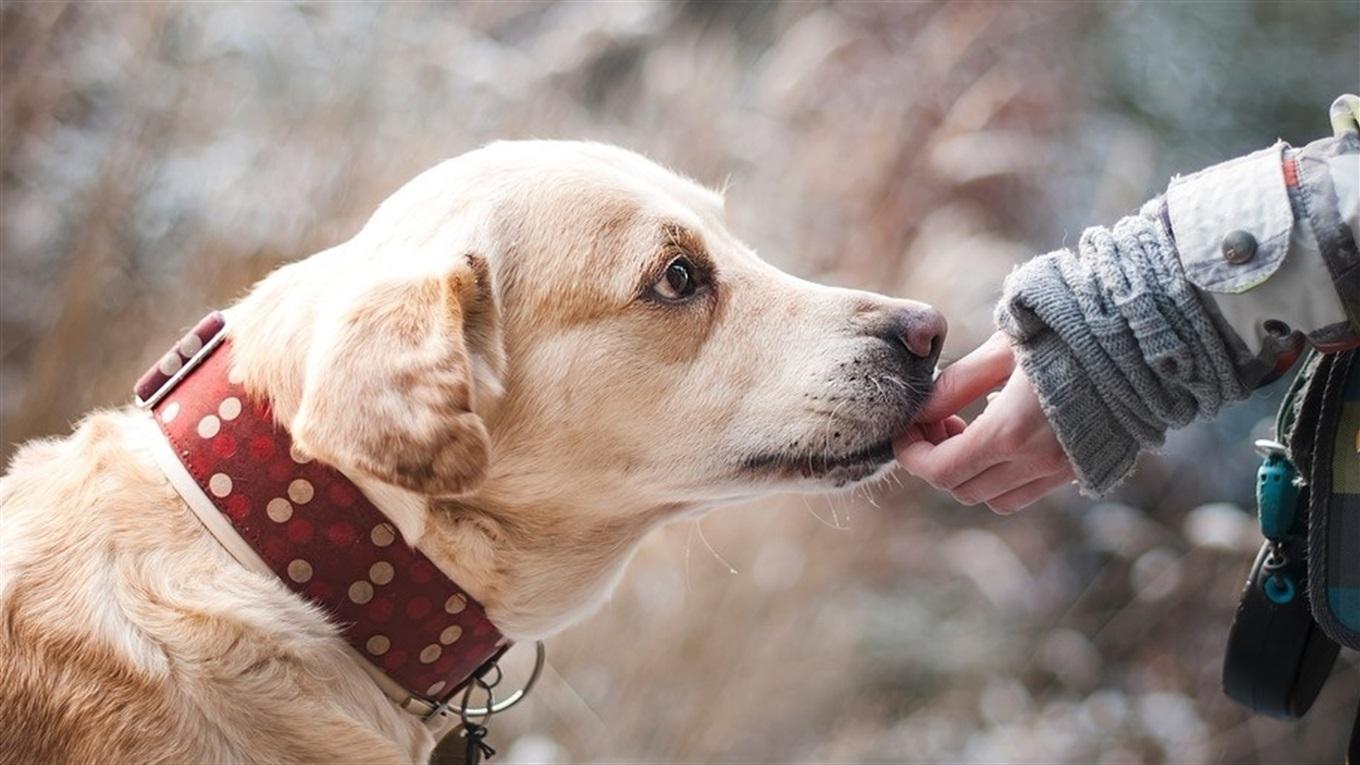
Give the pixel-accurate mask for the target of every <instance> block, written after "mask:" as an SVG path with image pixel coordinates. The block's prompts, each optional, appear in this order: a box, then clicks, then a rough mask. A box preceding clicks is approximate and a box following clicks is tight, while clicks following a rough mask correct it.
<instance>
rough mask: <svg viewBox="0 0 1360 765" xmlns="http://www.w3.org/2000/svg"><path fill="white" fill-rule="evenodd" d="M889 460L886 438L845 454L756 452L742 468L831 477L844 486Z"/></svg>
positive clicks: (776, 474) (764, 472)
mask: <svg viewBox="0 0 1360 765" xmlns="http://www.w3.org/2000/svg"><path fill="white" fill-rule="evenodd" d="M892 461H893V447H892V441H889V440H885V441H880V442H878V443H876V444H873V445H871V446H867V447H865V448H863V449H860V450H858V451H853V452H848V453H845V454H801V455H800V454H790V453H782V452H772V453H768V454H758V455H755V456H753V457H749V458H747V459H746V461H745V462H744V463H743V464H742V467H743V468H744V469H745V470H746V471H748V472H750V473H756V474H760V475H763V476H771V477H779V478H795V479H797V478H803V479H813V480H830V481H833V482H834V483H835V485H836V486H844V485H846V484H849V483H853V482H855V481H862V480H864V479H865V478H868V477H869V476H871V475H873V474H875V473H877V472H878V471H879V470H880V469H882V467H883V466H884V465H887V464H888V463H890V462H892Z"/></svg>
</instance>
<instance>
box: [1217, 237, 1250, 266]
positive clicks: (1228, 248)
mask: <svg viewBox="0 0 1360 765" xmlns="http://www.w3.org/2000/svg"><path fill="white" fill-rule="evenodd" d="M1254 257H1256V237H1254V236H1252V235H1251V234H1248V233H1247V232H1245V231H1242V230H1241V229H1238V230H1237V231H1229V232H1228V235H1227V236H1225V237H1223V259H1224V260H1226V261H1228V262H1229V263H1231V264H1233V265H1234V266H1240V265H1242V264H1243V263H1246V262H1248V261H1250V260H1251V259H1252V258H1254Z"/></svg>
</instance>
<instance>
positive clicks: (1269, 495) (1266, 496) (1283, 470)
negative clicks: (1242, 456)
mask: <svg viewBox="0 0 1360 765" xmlns="http://www.w3.org/2000/svg"><path fill="white" fill-rule="evenodd" d="M1256 449H1257V451H1259V452H1261V453H1262V454H1263V455H1264V456H1265V459H1263V460H1262V461H1261V467H1260V468H1259V469H1258V470H1257V471H1256V512H1257V518H1258V520H1259V521H1260V522H1261V534H1262V535H1263V536H1265V538H1266V539H1269V540H1271V541H1279V540H1281V539H1283V538H1285V537H1287V536H1289V533H1290V531H1291V530H1292V529H1293V528H1294V522H1295V521H1296V520H1297V519H1298V505H1299V487H1298V484H1297V483H1296V482H1295V479H1296V478H1298V475H1299V474H1298V471H1297V470H1295V469H1294V464H1293V463H1292V462H1290V461H1289V454H1288V451H1287V450H1286V449H1285V447H1284V445H1283V444H1280V443H1278V442H1276V441H1267V440H1261V441H1257V442H1256Z"/></svg>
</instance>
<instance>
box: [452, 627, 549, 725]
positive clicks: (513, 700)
mask: <svg viewBox="0 0 1360 765" xmlns="http://www.w3.org/2000/svg"><path fill="white" fill-rule="evenodd" d="M534 651H535V654H534V671H533V672H531V673H530V674H529V679H528V681H526V682H525V683H524V687H523V688H520V689H519V690H517V691H515V692H514V693H512V694H510V695H509V696H506V697H505V698H504V699H501V700H500V701H495V700H492V701H491V703H490V704H489V705H488V706H485V707H466V708H465V709H463V714H464V715H465V716H466V717H488V716H490V715H498V714H500V713H501V712H504V711H505V710H507V709H509V708H510V707H513V706H514V705H516V704H518V703H520V702H521V701H523V700H524V697H525V696H528V695H529V691H531V690H533V688H534V684H535V683H537V682H538V678H539V677H540V676H541V675H542V674H543V666H544V665H545V664H547V663H548V649H547V648H546V647H544V645H543V641H542V640H538V641H535V642H534Z"/></svg>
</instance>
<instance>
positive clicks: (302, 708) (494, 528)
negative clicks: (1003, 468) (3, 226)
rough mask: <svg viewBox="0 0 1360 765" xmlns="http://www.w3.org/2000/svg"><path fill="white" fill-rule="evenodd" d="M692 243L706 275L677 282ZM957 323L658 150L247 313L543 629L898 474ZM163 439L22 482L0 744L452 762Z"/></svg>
mask: <svg viewBox="0 0 1360 765" xmlns="http://www.w3.org/2000/svg"><path fill="white" fill-rule="evenodd" d="M676 258H684V259H685V260H686V261H687V262H692V263H695V264H696V265H697V266H699V268H698V269H697V271H696V273H699V274H701V275H702V278H701V282H702V286H701V288H700V290H699V291H698V292H697V293H696V295H695V296H693V297H692V298H688V299H686V300H681V301H674V302H667V301H666V300H665V299H661V298H658V296H657V295H656V294H655V293H654V292H653V291H652V290H651V286H652V285H653V284H654V283H656V282H658V280H663V279H664V273H665V270H666V267H667V265H668V264H669V263H670V262H672V261H674V260H675V259H676ZM927 311H928V309H926V308H925V307H924V306H921V305H919V304H913V303H909V302H907V301H894V300H890V299H887V298H883V297H880V296H877V295H872V294H869V293H864V292H856V291H851V290H842V289H835V288H829V287H823V286H819V285H815V284H811V283H808V282H804V281H801V280H799V279H796V278H794V277H791V276H789V275H787V274H784V273H782V272H780V271H778V270H777V269H775V268H773V267H771V266H770V265H768V264H766V263H764V262H763V261H761V260H760V259H759V258H757V257H756V256H755V254H754V253H753V252H752V251H751V250H750V249H748V248H747V247H746V246H744V245H742V244H741V243H740V242H739V241H737V240H736V238H735V237H734V236H733V235H732V234H731V233H729V232H728V231H727V229H726V227H725V225H724V222H723V203H722V199H721V198H720V197H719V196H718V195H717V194H715V193H714V192H711V191H709V190H707V189H705V188H703V187H701V186H699V185H698V184H695V183H693V182H692V181H689V180H688V179H685V178H682V177H680V176H677V175H675V174H673V173H671V172H669V171H667V170H665V169H663V168H661V167H659V166H657V165H655V164H653V163H651V162H649V161H647V160H645V159H643V158H641V157H639V156H637V155H634V154H631V153H629V152H626V151H623V150H620V149H616V148H612V147H607V146H601V145H595V144H577V143H564V142H512V143H499V144H494V145H491V146H489V147H486V148H484V149H480V150H478V151H475V152H471V153H469V154H466V155H463V156H462V157H459V158H457V159H453V160H450V161H448V162H445V163H443V164H441V165H439V166H437V167H435V168H433V169H431V170H430V171H428V172H426V173H424V174H423V175H421V176H419V177H418V178H416V179H415V180H413V181H411V182H410V183H409V184H407V185H406V186H405V187H404V188H402V189H401V190H400V191H398V192H397V193H396V194H395V195H393V196H392V197H391V198H390V199H389V200H388V201H387V202H385V203H384V204H383V205H382V206H381V207H380V208H379V209H378V211H377V212H376V213H375V215H374V216H373V217H372V219H371V220H370V222H369V223H368V224H367V225H366V226H365V227H364V228H363V230H362V231H361V232H360V233H359V234H358V235H357V236H355V237H354V238H353V239H352V240H350V241H349V242H346V243H344V244H342V245H339V246H337V247H335V248H333V249H331V250H328V251H325V252H322V253H319V254H317V255H313V256H312V257H310V258H307V259H304V260H301V261H299V262H296V263H293V264H291V265H288V266H285V267H283V268H280V269H279V270H278V271H276V272H275V273H274V274H272V275H270V276H269V277H268V278H266V279H265V280H263V281H262V282H261V283H260V284H259V285H257V286H256V287H255V288H254V289H253V290H252V291H251V292H250V293H249V294H248V295H247V296H246V297H245V298H244V299H243V300H241V301H240V302H239V303H237V304H236V305H235V306H233V307H231V308H230V309H229V311H228V317H229V328H230V332H231V335H232V339H233V345H234V349H235V353H236V363H237V365H238V367H239V369H240V371H241V372H242V373H243V374H244V377H245V381H246V386H247V388H248V389H250V390H251V391H252V392H253V393H254V394H255V395H258V396H262V397H266V398H268V399H269V400H270V401H271V402H272V404H273V408H274V411H275V412H276V416H277V417H278V419H279V421H280V423H281V424H283V425H284V426H286V427H287V428H288V429H289V430H290V431H291V433H292V434H293V436H294V438H295V440H296V441H297V443H298V444H299V445H300V446H301V447H303V448H304V449H305V450H306V451H308V452H309V453H311V454H312V455H313V456H315V457H317V458H318V459H321V460H324V461H325V462H327V463H329V464H331V465H333V466H335V467H337V468H339V469H341V470H342V471H344V472H345V473H346V474H347V475H349V476H350V477H351V478H352V479H353V480H354V481H355V482H356V483H358V485H359V486H360V487H361V488H362V489H363V490H364V492H365V493H366V494H367V495H368V496H369V497H370V498H371V499H372V500H373V501H374V502H375V504H377V505H378V506H379V507H380V508H381V509H382V510H383V511H384V512H385V513H386V514H387V515H389V516H390V517H391V518H392V519H393V522H394V523H395V524H396V526H397V527H398V529H399V530H400V531H401V533H402V535H403V537H404V538H405V539H406V540H407V542H409V543H410V544H413V545H416V546H418V547H419V548H420V549H421V550H422V551H424V552H425V553H426V554H427V555H428V556H429V557H430V558H431V559H432V560H434V561H435V562H436V563H437V564H438V565H439V566H440V567H441V568H442V569H443V570H444V571H445V572H446V573H447V574H448V575H450V576H451V577H452V578H453V579H454V580H455V581H457V582H458V583H459V584H460V585H462V586H463V587H464V588H466V589H467V590H468V591H469V592H470V593H471V594H473V595H474V596H475V597H477V598H478V599H479V600H480V601H481V602H482V603H483V604H484V605H485V606H486V609H487V613H488V614H489V615H490V617H491V618H492V620H493V621H494V622H495V623H496V624H497V625H498V626H499V627H500V628H501V630H502V631H503V632H504V633H505V634H507V635H509V636H511V637H513V638H515V639H520V640H524V639H533V638H539V637H543V636H546V635H550V634H552V633H554V632H556V631H559V630H561V629H563V628H564V627H566V626H568V625H569V624H571V623H572V622H574V621H577V620H579V619H581V618H582V617H584V616H586V615H587V614H589V613H590V612H591V611H592V610H593V609H595V608H596V607H597V606H598V605H599V604H600V602H601V601H602V600H603V599H604V598H605V597H606V596H607V594H608V593H609V591H610V588H611V587H612V586H613V584H614V582H615V581H616V580H617V579H618V577H619V575H620V573H621V571H622V569H623V567H624V565H625V563H626V562H627V560H628V558H629V557H630V555H631V553H632V551H633V550H634V549H635V548H636V546H637V544H638V542H639V540H641V538H642V537H643V536H644V535H645V534H646V533H647V532H648V531H649V530H651V529H653V528H656V527H657V526H658V525H660V524H663V523H666V522H668V521H671V520H675V519H677V518H681V517H692V516H693V515H694V514H696V513H700V512H703V511H705V510H707V509H709V508H711V507H712V506H714V505H715V504H717V503H720V502H722V501H724V500H729V499H733V498H737V497H744V496H752V495H757V494H762V493H768V492H772V491H786V490H826V489H832V488H836V487H839V486H843V485H846V484H849V483H853V482H856V481H860V480H868V479H871V478H873V477H875V476H877V475H881V474H882V472H883V471H884V470H885V469H886V468H885V465H886V463H887V462H888V461H889V457H885V456H884V449H883V448H882V447H883V445H884V444H885V443H886V442H887V441H888V440H889V439H891V437H892V436H893V435H894V434H896V433H898V432H900V431H901V430H902V429H903V428H905V426H906V425H907V424H908V422H909V420H910V416H911V413H912V411H914V409H915V407H916V406H917V405H919V403H920V400H921V398H922V396H923V395H924V394H925V392H926V390H927V388H928V385H929V379H930V378H929V372H930V370H929V367H930V365H931V363H933V360H932V361H931V362H924V361H920V360H915V361H914V360H913V359H912V358H910V357H904V355H903V354H902V353H901V349H900V348H894V347H893V337H894V332H899V331H901V327H902V326H905V325H904V324H903V323H902V322H903V321H907V322H908V323H909V322H910V320H911V317H916V318H921V317H925V316H927ZM903 317H906V319H904V318H903ZM895 328H896V329H895ZM165 334H166V336H167V338H169V337H170V336H172V335H173V332H171V331H169V330H168V329H167V331H166V333H165ZM158 438H160V435H159V433H158V431H157V430H156V428H155V426H154V425H153V424H152V423H151V421H150V420H149V419H148V417H147V416H145V415H144V414H143V413H141V412H138V411H135V410H132V409H124V410H119V411H108V412H99V413H95V414H92V415H90V416H89V417H87V418H86V419H85V420H84V421H83V422H82V423H81V424H80V426H79V427H78V428H77V430H76V431H75V433H74V434H72V435H70V436H68V437H65V438H60V439H53V440H47V441H40V442H35V443H31V444H28V445H26V446H24V447H23V448H22V449H21V450H20V452H19V454H18V455H17V456H16V457H15V459H14V461H13V462H12V464H11V465H10V468H9V472H8V473H7V474H6V476H5V477H4V478H3V480H2V481H0V523H2V524H3V525H2V526H0V760H2V761H6V762H9V761H19V760H24V761H27V760H35V759H43V760H80V761H100V762H113V761H137V762H142V761H147V762H150V761H165V762H190V761H192V762H236V761H251V762H365V763H371V762H406V761H421V760H423V759H425V758H426V757H428V754H429V752H430V749H431V747H432V746H433V744H434V743H435V742H434V741H433V740H432V738H431V736H430V735H429V733H428V732H426V731H425V729H424V728H423V727H422V726H421V725H420V724H419V723H418V722H417V721H416V720H415V718H413V717H411V716H409V715H407V714H405V713H403V712H401V711H399V710H397V709H396V708H395V706H394V705H393V704H392V703H391V702H390V701H388V699H387V698H386V697H385V696H384V695H383V694H382V693H381V692H380V691H379V690H378V688H377V687H376V686H375V685H374V684H373V683H372V681H371V680H370V679H369V678H368V676H367V675H366V674H365V673H364V672H363V670H362V669H361V668H360V667H359V666H358V665H357V664H356V663H355V659H353V658H352V657H351V655H350V654H349V653H347V652H346V650H345V647H344V646H345V644H344V642H343V640H342V639H341V638H339V637H338V636H337V634H336V631H335V628H334V627H333V626H332V625H330V624H329V623H327V621H326V620H325V619H324V618H323V616H322V614H321V613H320V612H319V611H318V610H316V609H315V608H313V607H311V606H309V605H308V604H307V603H306V602H304V601H303V600H302V599H300V598H298V597H297V596H295V595H293V594H292V593H291V592H290V591H289V590H288V589H287V588H286V587H284V586H283V585H282V584H281V583H280V582H278V581H276V580H274V579H273V578H270V577H266V576H261V575H259V574H256V573H252V572H250V571H247V570H246V569H244V568H243V567H241V566H240V565H239V564H237V563H236V562H235V561H234V560H233V559H232V558H231V557H230V556H229V555H227V554H226V553H225V551H224V550H223V549H222V548H221V547H220V546H219V545H218V543H217V542H216V541H215V540H214V539H212V538H211V537H210V536H208V535H207V533H206V532H205V531H204V529H203V528H202V526H201V525H200V524H199V522H198V521H197V520H196V519H195V517H194V516H193V515H192V514H191V513H190V512H189V511H188V510H187V509H186V507H185V506H184V503H183V501H182V500H181V499H180V498H179V496H178V495H176V494H175V492H174V490H173V489H172V488H171V487H170V486H169V484H168V483H167V482H166V479H165V478H164V477H163V475H162V474H161V472H160V470H159V469H158V467H157V466H156V464H155V462H154V461H153V459H152V457H151V452H150V449H149V446H150V445H151V444H152V443H154V439H158ZM888 454H889V455H890V452H889V453H888ZM847 455H859V456H854V457H849V456H847Z"/></svg>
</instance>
